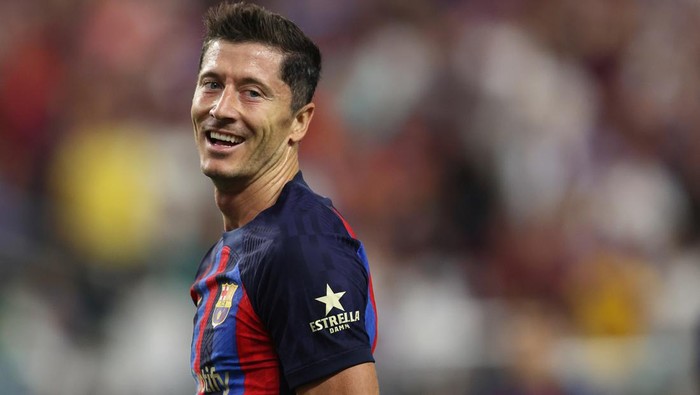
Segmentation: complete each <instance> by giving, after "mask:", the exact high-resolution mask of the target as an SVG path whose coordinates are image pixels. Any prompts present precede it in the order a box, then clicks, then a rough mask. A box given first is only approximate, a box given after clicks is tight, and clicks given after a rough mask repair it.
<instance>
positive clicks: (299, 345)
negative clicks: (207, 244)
mask: <svg viewBox="0 0 700 395" xmlns="http://www.w3.org/2000/svg"><path fill="white" fill-rule="evenodd" d="M190 291H191V296H192V300H193V301H194V303H195V304H196V306H197V311H196V314H195V316H194V334H193V338H192V356H191V367H192V374H193V375H194V377H195V379H196V381H197V391H198V392H197V393H198V394H230V395H233V394H245V395H253V394H255V395H258V394H292V393H293V389H294V388H296V387H298V386H300V385H302V384H305V383H309V382H312V381H314V380H317V379H321V378H323V377H326V376H328V375H331V374H333V373H335V372H338V371H341V370H343V369H345V368H348V367H351V366H354V365H357V364H360V363H364V362H374V358H373V356H372V352H373V351H374V347H375V345H376V338H377V313H376V307H375V304H374V295H373V291H372V279H371V276H370V271H369V265H368V262H367V256H366V254H365V250H364V247H363V245H362V243H361V242H360V241H359V240H357V239H356V237H355V234H354V233H353V231H352V230H351V229H350V227H349V226H348V224H347V223H346V221H345V220H344V219H343V217H342V216H341V215H340V214H339V213H338V211H337V210H336V209H335V208H334V207H333V205H332V203H331V201H330V200H328V199H326V198H323V197H321V196H319V195H317V194H315V193H314V192H313V191H312V190H311V189H310V188H309V187H308V185H307V184H306V183H305V182H304V179H303V177H302V175H301V173H298V174H297V175H296V176H295V177H294V179H293V180H292V181H290V182H288V183H287V184H286V185H285V186H284V188H283V190H282V192H281V194H280V196H279V198H278V200H277V202H276V203H275V204H274V205H273V206H272V207H270V208H268V209H266V210H264V211H263V212H261V213H260V214H258V216H257V217H255V219H253V220H252V221H251V222H249V223H248V224H246V225H245V226H243V227H241V228H238V229H235V230H232V231H229V232H225V233H224V234H223V237H222V238H221V239H220V240H219V242H218V243H217V244H216V245H214V246H213V247H212V248H211V249H210V250H209V252H208V253H207V254H206V255H205V257H204V259H203V260H202V263H201V264H200V266H199V270H198V272H197V276H196V280H195V282H194V284H193V285H192V288H191V290H190Z"/></svg>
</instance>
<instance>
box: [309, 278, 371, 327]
mask: <svg viewBox="0 0 700 395" xmlns="http://www.w3.org/2000/svg"><path fill="white" fill-rule="evenodd" d="M343 295H345V291H343V292H334V291H333V289H331V286H330V285H328V284H326V295H325V296H319V297H318V298H316V300H317V301H318V302H321V303H323V304H325V305H326V315H325V316H324V317H323V318H321V319H318V320H315V321H311V322H309V327H311V332H318V331H322V330H327V331H328V332H330V333H336V332H340V331H342V330H345V329H349V328H350V324H351V323H353V322H356V321H359V320H360V311H359V310H356V311H349V312H348V311H345V308H344V307H343V305H342V304H341V303H340V298H342V297H343ZM333 309H338V310H340V311H342V313H337V314H335V315H331V316H330V317H329V316H328V314H330V312H331V311H332V310H333Z"/></svg>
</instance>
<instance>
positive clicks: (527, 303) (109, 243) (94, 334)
mask: <svg viewBox="0 0 700 395" xmlns="http://www.w3.org/2000/svg"><path fill="white" fill-rule="evenodd" d="M260 3H261V4H263V5H265V6H267V7H268V8H270V9H272V10H274V11H278V12H281V13H283V14H285V15H288V16H289V17H290V18H291V19H292V20H294V21H295V22H297V23H298V24H299V25H300V26H301V27H302V28H303V29H304V30H305V31H306V32H308V34H309V35H310V36H311V37H313V39H315V40H316V41H317V42H318V43H319V44H320V46H321V48H322V51H323V53H324V56H325V70H324V73H323V79H322V82H321V84H320V87H319V90H318V92H317V96H316V102H317V103H318V111H317V115H316V118H315V120H314V123H313V126H312V130H311V132H310V134H309V136H308V138H307V140H305V141H304V143H303V145H302V162H303V163H302V166H303V169H305V176H306V178H307V179H308V181H309V182H310V183H311V185H313V186H315V187H316V189H317V190H319V191H320V192H322V193H324V194H328V195H330V196H332V197H333V198H334V201H335V203H336V205H337V206H338V207H339V208H340V210H341V211H342V212H343V213H344V215H345V216H346V217H347V218H348V219H349V220H350V221H351V223H352V224H353V225H354V228H355V230H356V231H357V233H359V235H361V237H362V239H364V241H365V243H366V245H367V248H368V252H369V256H370V261H371V263H372V269H373V275H374V281H375V289H376V293H377V300H378V309H379V313H380V321H379V325H380V338H379V346H378V350H377V353H376V357H377V360H378V369H379V374H380V380H381V386H382V390H383V393H384V394H387V395H392V394H409V395H412V394H446V395H447V394H475V395H511V394H512V395H516V394H517V395H521V394H522V395H540V394H547V395H557V394H562V395H563V394H566V395H584V394H586V395H588V394H591V395H592V394H604V395H608V394H611V395H618V394H620V395H622V394H630V395H632V394H634V395H692V394H697V393H698V391H700V389H699V387H698V385H697V383H698V363H697V362H698V359H699V358H698V356H699V355H700V353H699V349H698V342H697V337H698V336H697V334H698V316H699V312H700V249H699V246H700V245H699V243H698V242H699V241H700V237H699V236H700V232H699V231H700V226H699V225H700V131H699V128H700V3H699V2H697V1H695V0H673V1H663V2H659V1H643V0H618V1H608V0H589V1H580V0H532V1H525V0H504V1H498V2H492V1H488V0H469V1H466V0H465V1H457V0H439V1H428V0H411V1H401V0H382V1H375V0H351V1H342V2H331V1H324V0H299V1H282V0H276V1H275V0H270V1H261V2H260ZM207 5H208V4H207V3H205V2H195V1H185V0H177V1H173V0H167V1H166V0H145V1H144V0H122V1H117V0H94V1H87V0H34V1H27V0H4V1H3V2H2V3H0V104H1V105H0V394H8V395H24V394H26V395H43V394H51V395H61V394H72V395H82V394H86V395H87V394H100V395H102V394H105V395H109V394H123V393H132V394H168V395H177V394H191V393H192V392H193V390H194V382H193V380H192V378H191V376H190V373H189V370H188V360H189V356H188V353H189V343H190V336H191V317H192V314H193V308H192V305H191V301H190V300H189V294H188V287H189V285H190V281H191V279H192V276H193V273H194V270H195V267H196V265H197V263H198V260H199V258H200V257H201V255H202V254H203V252H204V251H205V250H206V248H208V247H209V246H210V244H211V243H212V242H213V241H214V240H215V239H216V238H218V236H219V234H220V229H221V223H220V218H219V215H218V213H217V211H216V208H215V207H214V204H213V199H212V187H211V186H210V184H209V182H208V181H207V180H206V179H204V177H202V176H201V175H200V174H199V171H198V166H197V158H196V151H195V149H194V145H193V142H192V137H191V124H190V121H189V105H190V100H191V94H192V89H193V83H194V78H195V77H194V76H195V73H196V66H197V65H196V63H197V59H198V56H199V45H200V38H201V35H202V31H201V26H200V25H201V24H200V15H201V13H202V11H203V10H204V9H205V7H206V6H207ZM300 286H302V284H300Z"/></svg>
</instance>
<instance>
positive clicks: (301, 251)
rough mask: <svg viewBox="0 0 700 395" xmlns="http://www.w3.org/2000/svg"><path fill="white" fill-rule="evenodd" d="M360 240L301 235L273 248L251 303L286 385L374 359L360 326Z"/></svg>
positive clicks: (364, 300)
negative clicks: (278, 360) (266, 332)
mask: <svg viewBox="0 0 700 395" xmlns="http://www.w3.org/2000/svg"><path fill="white" fill-rule="evenodd" d="M359 246H360V243H359V241H357V240H355V239H352V238H350V237H343V236H339V235H324V236H319V235H304V236H295V237H289V238H287V239H285V240H283V241H281V242H278V243H276V248H275V250H274V252H273V253H272V254H271V256H270V261H269V262H267V263H266V264H265V265H264V268H263V269H262V270H258V271H256V275H257V276H259V278H258V279H255V280H254V281H253V283H256V284H258V286H257V289H256V290H253V292H251V294H252V295H251V299H252V300H251V303H252V304H253V307H254V309H255V310H256V311H257V313H258V315H259V316H260V317H261V319H262V321H263V323H264V324H265V325H266V327H267V329H268V331H269V332H270V336H271V338H272V340H273V342H274V344H275V348H276V351H277V353H278V356H279V358H280V361H281V365H282V370H283V372H284V375H285V378H286V379H287V382H288V383H289V385H290V387H291V388H296V387H298V386H300V385H302V384H305V383H308V382H311V381H313V380H317V379H320V378H322V377H325V376H328V375H331V374H333V373H336V372H338V371H341V370H343V369H346V368H349V367H351V366H354V365H357V364H360V363H364V362H374V358H373V356H372V351H371V345H370V336H369V334H368V331H367V329H366V324H365V322H366V321H365V320H366V317H365V315H366V313H367V306H368V305H369V303H370V300H369V295H368V286H369V285H368V284H369V273H368V272H367V269H366V268H365V266H364V264H363V260H362V259H363V258H362V256H361V255H360V253H359Z"/></svg>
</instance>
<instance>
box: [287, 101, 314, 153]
mask: <svg viewBox="0 0 700 395" xmlns="http://www.w3.org/2000/svg"><path fill="white" fill-rule="evenodd" d="M315 109H316V105H315V104H314V103H309V104H307V105H305V106H304V107H302V108H300V109H299V111H297V113H296V114H295V115H294V119H293V120H292V127H291V133H290V134H289V142H290V143H298V142H300V141H301V139H303V138H304V136H306V132H307V131H308V130H309V124H310V123H311V118H313V117H314V110H315Z"/></svg>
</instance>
